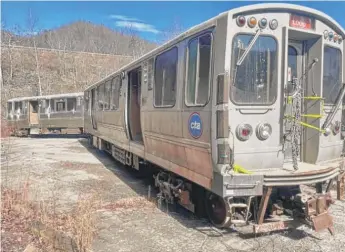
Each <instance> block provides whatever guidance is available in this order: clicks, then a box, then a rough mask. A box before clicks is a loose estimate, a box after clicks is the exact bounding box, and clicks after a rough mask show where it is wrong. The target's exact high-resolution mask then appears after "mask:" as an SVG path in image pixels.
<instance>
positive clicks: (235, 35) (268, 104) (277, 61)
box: [228, 32, 288, 107]
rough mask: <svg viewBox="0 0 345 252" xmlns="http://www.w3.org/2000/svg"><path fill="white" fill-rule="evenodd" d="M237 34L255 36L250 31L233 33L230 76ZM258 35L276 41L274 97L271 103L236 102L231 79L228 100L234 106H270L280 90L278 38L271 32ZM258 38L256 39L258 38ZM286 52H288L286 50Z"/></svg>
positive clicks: (275, 100) (274, 101)
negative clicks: (275, 88)
mask: <svg viewBox="0 0 345 252" xmlns="http://www.w3.org/2000/svg"><path fill="white" fill-rule="evenodd" d="M238 35H251V36H253V37H254V36H255V33H250V32H238V33H236V34H234V35H233V36H232V42H231V47H230V50H231V51H230V78H231V76H232V60H233V48H234V43H235V38H236V37H237V36H238ZM260 37H269V38H272V39H273V40H274V41H275V43H276V69H277V73H276V81H277V85H276V86H277V90H276V94H275V99H274V100H273V101H272V102H271V103H265V104H262V103H251V104H248V103H237V102H235V101H234V99H233V97H232V93H231V92H232V86H233V85H232V83H231V79H230V81H229V93H228V95H229V98H230V101H231V103H232V104H234V105H236V106H241V107H248V106H258V107H271V106H272V105H274V104H275V103H276V102H277V100H278V95H279V94H280V92H281V87H280V85H279V83H281V81H280V80H279V78H278V76H279V71H281V69H280V68H279V56H280V44H279V41H278V39H277V38H276V37H275V36H274V35H271V34H266V33H264V34H260V35H259V38H260ZM259 38H258V39H259ZM284 50H285V49H284ZM286 53H287V54H288V52H286Z"/></svg>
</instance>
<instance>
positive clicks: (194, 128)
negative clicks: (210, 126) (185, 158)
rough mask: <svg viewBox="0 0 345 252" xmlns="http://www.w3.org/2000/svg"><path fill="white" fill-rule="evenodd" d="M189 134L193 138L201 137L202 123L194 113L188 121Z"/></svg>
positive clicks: (197, 114)
mask: <svg viewBox="0 0 345 252" xmlns="http://www.w3.org/2000/svg"><path fill="white" fill-rule="evenodd" d="M188 129H189V133H190V134H191V136H192V137H194V138H199V137H200V136H201V135H202V121H201V118H200V115H199V113H197V112H194V113H193V114H191V115H190V117H189V120H188Z"/></svg>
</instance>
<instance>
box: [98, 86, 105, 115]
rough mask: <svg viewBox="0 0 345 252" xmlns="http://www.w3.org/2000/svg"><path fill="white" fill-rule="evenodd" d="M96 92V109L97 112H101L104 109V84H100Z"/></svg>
mask: <svg viewBox="0 0 345 252" xmlns="http://www.w3.org/2000/svg"><path fill="white" fill-rule="evenodd" d="M97 90H98V92H97V93H98V95H97V97H98V108H99V110H103V108H104V83H102V84H101V85H99V86H98V87H97Z"/></svg>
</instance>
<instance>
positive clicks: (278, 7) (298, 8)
mask: <svg viewBox="0 0 345 252" xmlns="http://www.w3.org/2000/svg"><path fill="white" fill-rule="evenodd" d="M260 11H264V12H268V11H285V12H289V11H291V12H294V13H300V14H306V15H313V16H314V17H315V18H317V19H319V20H321V21H323V22H324V23H326V24H327V25H330V26H332V27H335V29H336V30H337V32H338V33H339V32H340V33H342V36H345V30H344V28H342V27H341V26H340V24H339V23H338V22H336V21H335V20H334V19H333V18H331V17H330V16H328V15H327V14H325V13H323V12H321V11H318V10H316V9H312V8H309V7H305V6H302V5H296V4H287V3H260V4H251V5H247V6H242V7H238V8H234V9H231V10H229V11H225V12H222V13H220V14H218V15H217V16H215V17H213V18H211V19H209V20H206V21H204V22H202V23H200V24H198V25H195V26H193V27H191V28H190V29H188V30H186V31H185V32H183V33H181V34H180V35H178V36H177V37H175V38H173V39H171V40H169V41H167V42H166V43H164V44H163V45H161V46H158V47H157V48H155V49H153V50H151V51H150V52H148V53H146V54H144V55H143V56H141V57H139V58H138V59H135V60H133V61H132V62H130V63H128V64H127V65H125V66H123V67H121V68H119V69H118V70H116V71H115V72H113V73H111V74H110V75H108V76H106V77H104V78H103V79H101V80H99V81H97V82H96V83H94V84H92V85H90V86H88V87H87V88H86V89H85V90H84V91H88V90H90V89H92V88H93V87H96V86H98V85H99V84H101V83H102V82H104V81H106V80H108V79H111V78H113V77H114V76H116V75H118V74H119V73H121V72H122V71H123V70H125V69H128V68H131V67H134V66H136V64H138V63H139V62H141V61H143V60H146V59H147V58H150V57H152V56H153V55H155V54H157V53H159V52H162V51H164V50H166V49H168V48H169V47H170V46H172V45H174V44H175V43H177V42H178V41H180V40H182V39H184V38H185V37H188V36H190V35H192V34H194V33H197V32H199V31H200V30H201V29H203V28H205V27H208V26H210V25H211V24H213V23H214V22H215V21H216V20H217V19H219V18H221V17H223V16H225V15H238V14H247V13H255V12H260Z"/></svg>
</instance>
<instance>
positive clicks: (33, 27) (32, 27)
mask: <svg viewBox="0 0 345 252" xmlns="http://www.w3.org/2000/svg"><path fill="white" fill-rule="evenodd" d="M37 24H38V18H37V17H35V16H34V15H33V13H32V11H31V9H30V8H29V11H28V17H27V29H28V30H27V35H29V36H30V37H31V39H32V42H33V47H34V51H35V60H36V74H37V78H38V84H37V85H38V91H39V95H42V83H41V76H40V64H39V58H38V52H37V44H36V36H35V35H36V34H37V33H38V27H37Z"/></svg>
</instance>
